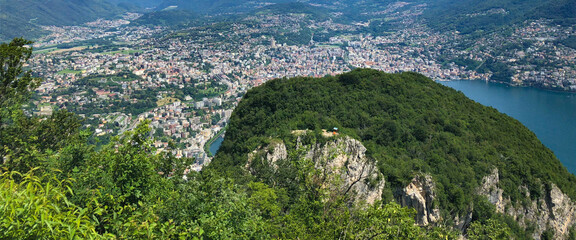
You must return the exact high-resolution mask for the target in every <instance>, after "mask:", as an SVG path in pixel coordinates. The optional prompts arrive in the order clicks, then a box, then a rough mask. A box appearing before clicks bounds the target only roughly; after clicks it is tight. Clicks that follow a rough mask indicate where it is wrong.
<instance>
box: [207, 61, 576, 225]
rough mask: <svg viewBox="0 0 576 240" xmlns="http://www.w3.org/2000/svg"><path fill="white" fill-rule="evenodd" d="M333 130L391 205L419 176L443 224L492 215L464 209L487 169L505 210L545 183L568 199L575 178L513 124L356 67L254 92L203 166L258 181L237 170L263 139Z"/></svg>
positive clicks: (408, 80) (413, 83)
mask: <svg viewBox="0 0 576 240" xmlns="http://www.w3.org/2000/svg"><path fill="white" fill-rule="evenodd" d="M333 127H337V128H339V129H340V130H339V132H340V134H342V135H347V136H351V137H353V138H355V139H358V140H360V141H361V142H362V143H363V144H364V146H366V148H367V149H368V150H367V155H369V156H370V157H371V158H373V159H374V160H375V161H376V162H377V165H378V167H379V169H380V171H381V172H382V174H383V175H384V177H385V178H386V184H387V186H389V187H390V188H388V190H387V191H388V193H385V194H384V195H387V196H388V199H387V200H391V199H394V198H398V190H399V189H400V188H401V187H404V186H406V185H408V183H409V182H410V180H411V179H412V178H413V177H414V176H415V175H418V174H420V173H427V174H431V175H432V177H433V179H434V180H435V182H436V184H437V199H436V201H437V203H436V204H437V206H440V208H441V209H442V211H443V215H444V216H455V215H458V214H464V213H465V212H468V211H471V210H472V209H474V211H476V214H477V215H476V216H479V218H484V216H483V215H492V212H493V210H486V211H485V212H483V211H482V209H478V208H474V203H475V202H476V203H478V199H477V196H476V194H475V192H476V189H478V187H479V186H480V184H481V181H482V178H483V177H484V176H486V175H489V174H490V172H491V171H492V170H493V169H494V168H497V169H499V170H500V172H501V175H500V187H501V188H502V189H503V190H504V195H505V197H509V198H510V199H511V202H512V203H517V204H528V203H529V202H530V201H531V200H533V199H539V198H541V197H542V196H543V193H544V192H545V191H546V189H547V188H549V187H550V186H551V184H555V185H557V186H558V187H559V188H560V189H561V190H562V191H563V192H564V193H566V194H568V195H569V196H570V197H571V198H572V199H576V198H575V197H576V177H575V176H574V175H572V174H570V173H569V172H568V171H567V170H566V168H565V167H564V166H562V164H561V163H560V162H559V161H558V160H557V159H556V157H555V156H554V155H553V153H552V152H551V151H550V150H549V149H547V148H546V147H545V146H544V145H542V143H540V141H539V140H538V139H537V138H536V136H535V135H534V134H533V133H532V132H531V131H530V130H528V129H527V128H526V127H524V126H523V125H522V124H521V123H520V122H518V121H517V120H515V119H513V118H510V117H508V116H506V115H505V114H502V113H499V112H498V111H497V110H495V109H493V108H490V107H485V106H482V105H481V104H479V103H476V102H474V101H472V100H470V99H468V98H467V97H465V96H464V95H463V94H462V93H460V92H457V91H455V90H453V89H451V88H448V87H445V86H442V85H440V84H438V83H435V82H433V81H432V80H430V79H428V78H426V77H424V76H422V75H420V74H416V73H409V72H407V73H398V74H387V73H383V72H379V71H376V70H369V69H356V70H354V71H352V72H349V73H345V74H342V75H339V76H335V77H333V76H326V77H323V78H307V77H297V78H291V79H277V80H273V81H269V82H267V83H266V84H264V85H262V86H260V87H257V88H254V89H252V90H250V91H249V92H248V93H247V94H246V95H245V96H244V98H243V99H242V101H241V103H240V104H239V106H238V107H237V108H236V109H235V111H234V113H233V115H232V117H231V122H230V125H229V128H228V131H227V133H226V139H225V140H224V142H223V143H222V146H221V148H220V151H219V152H218V153H217V155H216V158H215V160H214V161H213V162H212V164H211V165H210V168H211V169H212V170H216V171H218V172H226V173H227V176H230V177H234V178H238V179H247V180H245V181H254V178H256V180H259V181H262V180H263V179H259V178H258V177H254V176H251V175H250V174H247V173H246V171H245V170H244V169H243V168H242V166H244V165H245V164H246V161H247V159H248V154H249V153H251V152H252V151H253V150H255V149H257V148H259V147H260V146H265V145H268V143H269V142H270V139H271V138H278V139H282V140H284V142H286V143H287V144H290V143H291V142H294V140H293V139H294V137H293V134H292V131H293V130H298V129H309V130H312V131H314V132H316V133H317V136H318V137H317V140H318V141H322V140H321V139H322V138H321V137H320V136H321V130H322V129H332V128H333ZM385 197H386V196H385ZM477 205H478V204H477ZM484 220H486V219H484ZM503 221H507V220H503ZM508 222H513V221H508ZM509 225H510V227H512V228H517V226H516V227H515V226H514V224H513V223H511V224H509ZM517 234H523V233H522V232H521V231H517Z"/></svg>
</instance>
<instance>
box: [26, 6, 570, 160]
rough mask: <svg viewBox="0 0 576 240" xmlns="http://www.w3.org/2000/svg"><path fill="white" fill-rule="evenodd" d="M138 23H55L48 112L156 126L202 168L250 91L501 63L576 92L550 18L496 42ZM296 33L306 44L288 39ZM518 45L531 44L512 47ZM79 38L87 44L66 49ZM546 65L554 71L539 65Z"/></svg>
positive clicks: (471, 70) (327, 27)
mask: <svg viewBox="0 0 576 240" xmlns="http://www.w3.org/2000/svg"><path fill="white" fill-rule="evenodd" d="M138 17H139V15H137V14H127V15H126V16H124V17H123V18H121V19H118V20H114V21H104V20H99V21H97V22H93V23H88V24H85V25H83V26H75V27H47V28H46V30H50V31H52V34H51V35H49V36H47V37H46V38H44V39H43V40H41V41H39V42H37V43H36V44H35V45H34V47H35V48H36V49H37V50H38V51H36V52H35V54H34V56H33V59H32V60H31V61H30V66H29V67H30V68H31V69H32V70H33V72H34V73H36V74H37V76H38V77H41V78H43V79H44V81H43V83H42V85H41V86H40V88H39V89H38V91H37V96H35V98H34V100H35V101H34V104H35V105H36V106H37V109H36V111H37V113H38V114H43V115H46V114H50V112H51V111H50V110H51V109H54V110H55V109H68V110H70V111H73V112H76V113H78V114H80V115H81V116H83V117H85V118H86V127H88V128H90V129H92V130H93V131H94V134H95V136H97V137H102V136H106V135H115V134H119V133H122V132H124V131H127V130H130V129H132V128H134V127H135V125H136V123H138V122H139V121H141V120H145V119H147V120H150V126H151V127H152V128H153V131H152V134H153V135H154V136H155V137H156V142H155V143H154V144H155V146H156V147H158V148H159V149H164V148H167V147H168V145H169V144H174V145H175V146H176V148H170V149H171V151H173V153H174V154H175V155H176V156H177V157H194V158H196V159H197V166H196V168H197V169H199V168H201V165H202V164H203V163H205V162H207V161H210V158H209V155H210V154H211V153H206V149H207V148H206V147H205V144H206V143H207V142H210V140H211V139H213V138H214V137H215V136H216V135H217V134H218V133H219V132H221V130H222V129H223V127H225V126H226V123H227V122H228V120H229V119H230V116H231V114H232V110H233V109H234V107H235V106H236V105H237V104H238V102H239V101H240V99H241V97H242V96H243V95H244V94H245V93H246V91H247V90H249V89H250V88H251V87H254V86H258V85H261V84H263V83H265V82H266V81H268V80H271V79H275V78H282V77H294V76H311V77H320V76H325V75H337V74H340V73H343V72H346V71H349V70H351V69H353V68H374V69H378V70H382V71H386V72H403V71H414V72H418V73H421V74H423V75H426V76H427V77H430V78H432V79H433V80H437V81H442V80H483V81H489V80H494V79H493V78H494V76H495V75H498V74H500V75H502V74H501V72H500V70H497V68H496V67H494V66H499V65H498V64H499V63H506V64H508V65H509V66H510V71H509V72H506V74H510V76H509V77H508V78H509V80H510V83H511V84H525V85H534V86H540V87H550V88H562V89H565V90H576V62H575V61H576V50H575V49H572V48H568V47H565V46H562V45H558V44H556V41H557V40H558V39H561V38H564V37H565V36H568V35H570V34H574V31H575V30H574V29H560V28H558V27H556V26H551V23H549V22H546V21H534V22H531V23H527V24H525V25H523V26H518V27H517V28H516V29H515V31H514V32H513V33H512V34H510V35H508V36H505V35H498V34H496V33H494V36H491V37H490V38H486V39H489V40H486V39H479V40H477V41H476V42H470V40H467V39H465V38H464V37H462V36H460V35H458V33H442V34H440V33H435V32H432V31H430V30H429V29H427V28H426V27H424V26H423V25H422V24H419V23H414V22H409V23H408V27H406V28H403V29H402V30H398V31H390V32H387V33H385V34H379V35H375V34H372V33H365V32H362V30H361V29H362V26H364V25H366V24H365V23H361V22H360V23H354V24H350V25H346V24H342V23H335V22H332V21H331V20H326V21H323V22H317V21H315V20H311V19H309V18H306V16H305V15H302V14H286V15H272V16H266V17H262V18H254V17H248V18H246V19H245V21H250V23H251V24H246V23H244V22H238V23H229V24H228V25H226V26H223V27H222V26H218V28H217V27H216V25H213V26H199V27H190V28H186V29H180V30H177V31H175V30H170V29H168V28H166V27H146V26H132V25H130V21H131V20H134V19H136V18H138ZM403 17H406V18H408V17H410V15H408V16H403ZM301 23H306V24H308V26H312V27H311V29H313V30H314V31H315V32H319V33H323V34H325V35H326V33H331V32H330V31H338V32H339V33H338V34H328V37H324V38H322V39H319V38H318V37H316V38H315V35H314V33H312V34H311V35H310V36H308V35H306V32H304V30H306V29H302V28H301V27H300V26H301V25H302V24H301ZM309 30H310V29H307V30H306V31H309ZM288 34H293V35H294V36H296V37H294V38H296V40H294V41H288V40H286V38H285V36H286V35H288ZM158 36H162V37H160V38H159V37H158ZM94 39H100V40H102V39H114V41H110V42H113V44H111V43H110V42H108V45H106V44H105V43H102V44H98V43H99V42H98V41H93V42H91V40H94ZM510 39H520V40H522V39H524V40H525V41H520V40H518V41H512V42H513V43H517V45H514V46H507V45H506V46H504V45H505V44H504V42H507V43H509V42H510ZM75 42H81V43H86V45H81V46H76V45H75V46H70V47H69V48H58V47H57V46H58V45H59V44H69V43H75ZM523 42H527V43H528V44H524V45H523ZM508 48H510V49H508ZM458 49H461V50H458ZM507 49H508V50H507ZM535 61H541V62H544V63H545V64H540V65H539V66H538V67H537V66H536V65H535V64H534V62H535ZM490 64H491V65H490ZM541 66H549V67H541Z"/></svg>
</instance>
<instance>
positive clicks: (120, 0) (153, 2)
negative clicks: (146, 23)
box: [108, 0, 163, 8]
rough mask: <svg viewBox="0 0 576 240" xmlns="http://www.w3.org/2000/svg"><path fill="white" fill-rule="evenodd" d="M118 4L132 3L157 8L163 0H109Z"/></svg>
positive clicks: (142, 6)
mask: <svg viewBox="0 0 576 240" xmlns="http://www.w3.org/2000/svg"><path fill="white" fill-rule="evenodd" d="M108 1H109V2H111V3H114V4H116V5H120V4H132V5H135V6H138V7H141V8H156V7H157V6H158V5H159V4H160V3H162V1H163V0H108Z"/></svg>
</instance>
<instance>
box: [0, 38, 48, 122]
mask: <svg viewBox="0 0 576 240" xmlns="http://www.w3.org/2000/svg"><path fill="white" fill-rule="evenodd" d="M30 44H32V42H31V41H28V40H24V39H22V38H15V39H13V40H12V41H11V42H10V43H2V44H0V107H2V108H7V107H9V106H11V105H14V104H21V103H23V102H24V101H26V100H27V99H28V97H29V96H30V91H31V90H33V89H36V88H37V87H38V86H39V85H40V79H38V78H33V77H32V72H31V71H24V70H23V69H22V66H23V65H24V63H26V61H28V59H30V56H31V55H32V48H31V47H28V45H30ZM0 120H1V118H0Z"/></svg>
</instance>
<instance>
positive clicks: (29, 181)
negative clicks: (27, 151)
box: [0, 171, 103, 239]
mask: <svg viewBox="0 0 576 240" xmlns="http://www.w3.org/2000/svg"><path fill="white" fill-rule="evenodd" d="M71 184H72V182H71V181H70V180H69V179H64V180H59V179H56V178H53V177H51V176H47V175H44V176H40V177H39V176H35V175H34V171H30V172H28V173H26V174H20V173H18V172H4V173H2V176H1V179H0V238H2V239H77V238H82V239H100V238H103V237H102V236H100V235H99V234H97V233H96V231H95V230H94V224H93V223H92V222H91V221H90V219H89V216H88V214H87V211H86V209H82V208H79V207H77V206H75V205H74V204H72V203H71V202H70V201H69V199H68V198H67V197H66V195H68V194H71V192H70V185H71Z"/></svg>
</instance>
